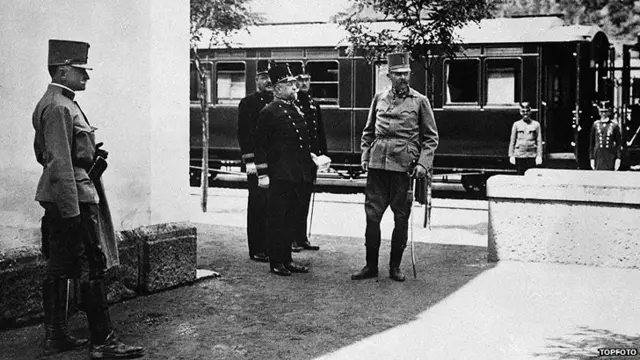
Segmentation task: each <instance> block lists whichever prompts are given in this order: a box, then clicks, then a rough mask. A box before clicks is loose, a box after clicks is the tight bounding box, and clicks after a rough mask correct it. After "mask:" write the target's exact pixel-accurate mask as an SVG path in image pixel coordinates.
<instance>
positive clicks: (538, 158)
mask: <svg viewBox="0 0 640 360" xmlns="http://www.w3.org/2000/svg"><path fill="white" fill-rule="evenodd" d="M540 164H542V156H536V165H540Z"/></svg>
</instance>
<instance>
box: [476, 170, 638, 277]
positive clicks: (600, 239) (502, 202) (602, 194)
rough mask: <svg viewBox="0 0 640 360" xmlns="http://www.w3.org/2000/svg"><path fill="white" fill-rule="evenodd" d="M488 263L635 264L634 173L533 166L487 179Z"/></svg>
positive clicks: (635, 217) (619, 265)
mask: <svg viewBox="0 0 640 360" xmlns="http://www.w3.org/2000/svg"><path fill="white" fill-rule="evenodd" d="M487 198H488V201H489V239H488V240H489V243H488V251H489V260H491V261H498V260H507V259H508V260H519V261H531V262H556V263H569V264H581V265H593V266H607V267H623V268H639V267H640V238H639V237H638V234H640V221H639V219H640V174H638V173H632V172H604V171H581V170H549V169H532V170H529V171H528V172H527V173H526V175H525V176H508V175H497V176H492V177H491V178H490V179H489V180H488V182H487Z"/></svg>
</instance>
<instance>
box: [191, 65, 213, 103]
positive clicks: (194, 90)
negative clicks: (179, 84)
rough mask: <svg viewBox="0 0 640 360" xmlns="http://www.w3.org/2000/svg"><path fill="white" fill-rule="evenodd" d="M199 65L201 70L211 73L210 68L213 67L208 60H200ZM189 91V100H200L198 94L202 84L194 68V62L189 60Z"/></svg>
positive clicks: (200, 91)
mask: <svg viewBox="0 0 640 360" xmlns="http://www.w3.org/2000/svg"><path fill="white" fill-rule="evenodd" d="M200 66H201V67H202V70H204V71H209V73H210V74H211V69H213V64H211V63H209V62H201V63H200ZM189 80H190V81H189V84H190V91H189V98H190V100H191V101H200V94H201V93H202V85H201V83H200V77H199V76H198V70H197V69H196V64H195V63H193V62H191V71H190V79H189Z"/></svg>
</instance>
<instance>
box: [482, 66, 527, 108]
mask: <svg viewBox="0 0 640 360" xmlns="http://www.w3.org/2000/svg"><path fill="white" fill-rule="evenodd" d="M485 65H486V75H487V104H488V105H506V104H514V103H518V102H520V88H521V86H520V81H521V79H520V78H521V76H520V74H521V71H520V68H521V67H522V65H521V60H520V59H487V60H486V62H485Z"/></svg>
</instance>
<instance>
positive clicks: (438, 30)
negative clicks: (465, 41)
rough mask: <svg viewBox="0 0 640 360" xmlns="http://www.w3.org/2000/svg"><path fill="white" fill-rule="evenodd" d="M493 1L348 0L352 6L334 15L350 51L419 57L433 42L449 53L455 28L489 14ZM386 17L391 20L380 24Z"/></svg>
mask: <svg viewBox="0 0 640 360" xmlns="http://www.w3.org/2000/svg"><path fill="white" fill-rule="evenodd" d="M495 1H496V0H473V1H469V0H404V1H397V0H351V3H352V6H351V8H350V9H349V10H347V11H346V12H343V13H339V14H338V16H337V17H336V19H337V20H338V23H339V24H340V25H341V26H342V27H344V28H345V29H346V30H347V31H348V33H349V35H348V37H347V38H346V39H345V41H346V42H347V43H348V44H349V52H350V53H352V54H353V53H358V54H362V55H364V56H365V57H366V58H367V59H369V60H375V59H379V58H381V57H383V56H384V55H385V54H386V53H389V52H392V51H395V50H400V49H404V50H406V51H410V52H411V53H412V56H413V58H414V59H420V58H424V57H425V56H426V55H427V54H429V53H430V51H431V50H432V49H433V47H434V44H438V45H437V46H438V47H439V48H440V49H441V50H442V51H443V52H445V53H447V54H450V55H452V54H453V53H454V52H455V50H456V48H457V43H458V39H457V38H456V36H455V30H456V29H457V28H459V27H462V26H464V25H465V24H467V23H468V22H479V21H480V20H481V19H483V18H486V17H488V16H490V14H491V11H492V10H495V7H494V4H495ZM372 20H377V23H372ZM385 20H388V21H390V22H388V23H386V24H387V26H385V25H382V28H381V24H385V23H384V21H385ZM381 21H382V23H381ZM391 21H392V22H391Z"/></svg>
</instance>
